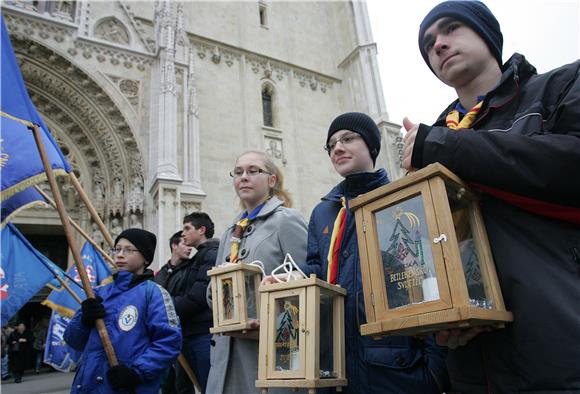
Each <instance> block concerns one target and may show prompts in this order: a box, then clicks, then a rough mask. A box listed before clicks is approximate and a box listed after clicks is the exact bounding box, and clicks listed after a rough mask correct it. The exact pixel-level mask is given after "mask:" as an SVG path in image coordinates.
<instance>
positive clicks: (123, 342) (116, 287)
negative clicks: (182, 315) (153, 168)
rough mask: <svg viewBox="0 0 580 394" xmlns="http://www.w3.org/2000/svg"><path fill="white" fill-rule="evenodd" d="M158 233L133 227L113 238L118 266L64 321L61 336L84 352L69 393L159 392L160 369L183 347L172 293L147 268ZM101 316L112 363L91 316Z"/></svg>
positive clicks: (166, 365)
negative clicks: (115, 361)
mask: <svg viewBox="0 0 580 394" xmlns="http://www.w3.org/2000/svg"><path fill="white" fill-rule="evenodd" d="M155 246H156V237H155V235H154V234H152V233H150V232H149V231H145V230H141V229H137V228H132V229H128V230H125V231H123V232H122V233H121V234H119V236H118V237H117V239H116V240H115V247H114V248H113V254H114V259H115V264H116V265H117V267H119V272H118V274H117V275H116V277H115V280H114V281H113V282H112V283H109V284H107V285H104V286H101V287H97V288H95V298H88V299H86V300H85V301H83V303H82V304H81V308H80V309H79V310H78V311H77V313H76V314H75V315H74V317H73V318H72V320H71V322H70V324H69V325H68V327H67V329H66V331H65V334H64V339H65V341H66V342H67V343H68V344H69V345H70V346H71V347H73V348H74V349H77V350H79V351H82V352H83V357H82V362H81V364H80V366H79V369H78V371H77V374H76V376H75V379H74V381H73V385H72V387H71V393H112V392H137V393H157V392H159V387H160V385H161V379H162V374H163V372H164V371H165V370H166V369H167V368H168V367H169V365H170V364H171V363H172V362H173V361H174V360H175V359H176V358H177V356H178V355H179V352H180V350H181V329H180V327H179V319H178V317H177V314H176V313H175V309H174V306H173V303H172V301H171V296H170V295H169V293H167V291H166V290H164V289H163V288H162V287H161V286H159V285H157V284H155V283H154V282H153V280H152V279H153V272H152V271H151V270H149V269H147V266H148V265H149V264H151V262H152V260H153V256H154V254H155ZM97 319H104V321H105V325H106V327H107V331H108V333H109V337H110V338H111V343H112V345H113V348H114V350H115V353H116V355H117V358H118V360H119V365H117V366H114V367H110V366H109V364H108V362H107V357H106V354H105V351H104V348H103V344H102V342H101V339H100V337H99V334H98V332H97V330H96V329H95V328H94V327H95V320H97Z"/></svg>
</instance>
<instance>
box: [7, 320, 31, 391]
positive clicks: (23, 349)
mask: <svg viewBox="0 0 580 394" xmlns="http://www.w3.org/2000/svg"><path fill="white" fill-rule="evenodd" d="M33 341H34V336H33V335H32V333H31V332H30V331H29V330H27V329H26V325H25V324H24V322H19V323H18V324H17V325H16V329H15V330H14V331H13V332H12V334H10V336H9V337H8V354H9V359H10V367H11V369H12V376H14V383H20V382H22V375H23V374H24V369H25V367H26V361H27V360H28V357H29V355H30V353H31V352H32V342H33Z"/></svg>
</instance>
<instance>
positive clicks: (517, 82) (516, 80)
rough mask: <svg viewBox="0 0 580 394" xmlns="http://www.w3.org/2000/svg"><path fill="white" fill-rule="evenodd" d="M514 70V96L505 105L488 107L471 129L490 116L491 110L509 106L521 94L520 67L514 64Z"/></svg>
mask: <svg viewBox="0 0 580 394" xmlns="http://www.w3.org/2000/svg"><path fill="white" fill-rule="evenodd" d="M514 68H515V70H514V77H513V81H514V84H515V92H514V94H512V96H511V97H510V98H509V99H507V101H505V102H503V103H501V104H499V105H494V106H489V107H486V108H485V111H484V112H483V114H481V116H480V117H479V118H477V119H476V120H475V121H474V122H473V124H472V125H471V127H470V128H473V127H474V126H475V125H476V124H478V123H479V122H481V121H482V120H483V119H484V118H485V117H486V116H487V115H488V114H489V111H490V110H491V109H497V108H501V107H503V106H504V105H507V104H509V103H511V102H512V101H513V100H514V99H515V98H516V97H517V96H518V95H519V93H520V77H519V75H518V66H517V65H516V64H514Z"/></svg>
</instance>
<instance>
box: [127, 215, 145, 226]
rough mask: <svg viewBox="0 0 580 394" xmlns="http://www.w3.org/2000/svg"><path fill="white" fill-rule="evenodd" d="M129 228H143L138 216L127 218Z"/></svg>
mask: <svg viewBox="0 0 580 394" xmlns="http://www.w3.org/2000/svg"><path fill="white" fill-rule="evenodd" d="M129 228H143V223H141V220H140V219H139V216H137V215H136V214H134V213H132V214H131V216H129Z"/></svg>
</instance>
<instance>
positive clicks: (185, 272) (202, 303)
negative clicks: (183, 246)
mask: <svg viewBox="0 0 580 394" xmlns="http://www.w3.org/2000/svg"><path fill="white" fill-rule="evenodd" d="M218 247H219V240H218V239H215V238H212V239H208V240H207V241H205V242H204V243H202V244H201V245H199V247H198V248H197V253H196V255H195V256H193V258H191V259H189V260H187V261H186V262H183V263H181V264H179V265H178V266H177V267H173V268H172V269H171V272H170V271H169V269H170V268H171V266H170V265H169V263H167V264H165V265H164V266H163V267H162V268H161V269H160V270H159V272H158V273H157V275H156V276H155V282H156V283H158V284H160V285H161V286H163V287H164V288H165V289H167V291H168V292H169V294H171V296H172V297H173V303H174V304H175V310H176V312H177V315H178V316H179V319H180V321H181V330H182V332H183V337H184V338H185V337H187V336H189V335H196V334H209V328H210V327H211V326H212V325H213V317H212V312H211V309H210V308H209V306H208V304H207V300H206V297H205V295H206V289H207V286H208V284H209V277H208V276H207V271H208V270H210V269H212V268H213V267H214V266H215V260H216V257H217V250H218Z"/></svg>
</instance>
